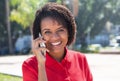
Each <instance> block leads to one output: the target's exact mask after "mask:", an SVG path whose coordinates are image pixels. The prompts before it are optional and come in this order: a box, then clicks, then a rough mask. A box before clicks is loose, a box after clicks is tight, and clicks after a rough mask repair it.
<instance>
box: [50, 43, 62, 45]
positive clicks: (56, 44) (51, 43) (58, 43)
mask: <svg viewBox="0 0 120 81" xmlns="http://www.w3.org/2000/svg"><path fill="white" fill-rule="evenodd" d="M60 43H61V42H56V43H51V44H52V45H59V44H60Z"/></svg>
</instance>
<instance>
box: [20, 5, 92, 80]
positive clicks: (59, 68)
mask: <svg viewBox="0 0 120 81" xmlns="http://www.w3.org/2000/svg"><path fill="white" fill-rule="evenodd" d="M39 33H41V35H42V37H40V36H39ZM32 34H33V45H32V50H33V53H34V55H35V56H32V57H30V58H28V59H27V60H25V61H24V63H23V65H22V71H23V81H93V80H92V74H91V72H90V69H89V66H88V63H87V60H86V57H85V55H84V54H82V53H80V52H76V51H72V50H68V49H67V46H69V45H70V44H71V43H73V41H74V39H75V34H76V24H75V20H74V18H73V16H72V14H71V12H70V11H69V10H68V9H67V8H66V7H64V6H62V5H59V4H56V3H48V4H46V5H44V6H43V7H42V8H41V9H39V10H38V11H37V12H36V16H35V20H34V23H33V29H32ZM41 43H45V45H46V47H40V44H41ZM43 51H46V52H44V53H43Z"/></svg>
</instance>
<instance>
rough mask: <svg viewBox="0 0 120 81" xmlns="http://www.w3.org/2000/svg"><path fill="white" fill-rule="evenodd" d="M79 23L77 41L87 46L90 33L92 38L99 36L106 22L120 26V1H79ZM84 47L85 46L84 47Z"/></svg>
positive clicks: (77, 20) (77, 19) (77, 18)
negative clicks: (86, 41) (87, 37)
mask: <svg viewBox="0 0 120 81" xmlns="http://www.w3.org/2000/svg"><path fill="white" fill-rule="evenodd" d="M79 4H80V5H79V13H78V16H77V17H76V22H77V31H78V32H77V41H79V40H81V43H82V44H84V45H86V44H85V39H86V36H87V34H88V33H89V34H90V36H91V37H94V36H96V35H97V34H99V33H100V32H101V31H102V30H103V29H104V27H105V25H106V22H107V21H110V22H111V23H113V24H120V22H119V21H120V14H119V13H120V7H119V5H120V0H79ZM82 46H83V45H82Z"/></svg>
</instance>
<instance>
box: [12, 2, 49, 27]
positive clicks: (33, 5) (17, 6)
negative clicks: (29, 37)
mask: <svg viewBox="0 0 120 81" xmlns="http://www.w3.org/2000/svg"><path fill="white" fill-rule="evenodd" d="M46 2H47V0H10V4H11V6H12V7H13V9H12V11H11V14H10V19H11V21H16V22H17V23H19V24H21V25H22V26H23V27H24V28H27V27H30V26H31V25H32V22H33V20H34V15H35V12H36V10H37V9H38V8H39V7H41V6H42V5H44V4H45V3H46Z"/></svg>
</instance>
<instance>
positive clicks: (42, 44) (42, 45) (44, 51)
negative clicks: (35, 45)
mask: <svg viewBox="0 0 120 81" xmlns="http://www.w3.org/2000/svg"><path fill="white" fill-rule="evenodd" d="M39 37H41V38H42V35H41V34H40V33H39ZM40 47H43V48H45V47H46V46H45V43H44V42H41V43H40ZM41 53H42V54H43V55H44V54H45V53H46V50H42V51H41Z"/></svg>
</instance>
